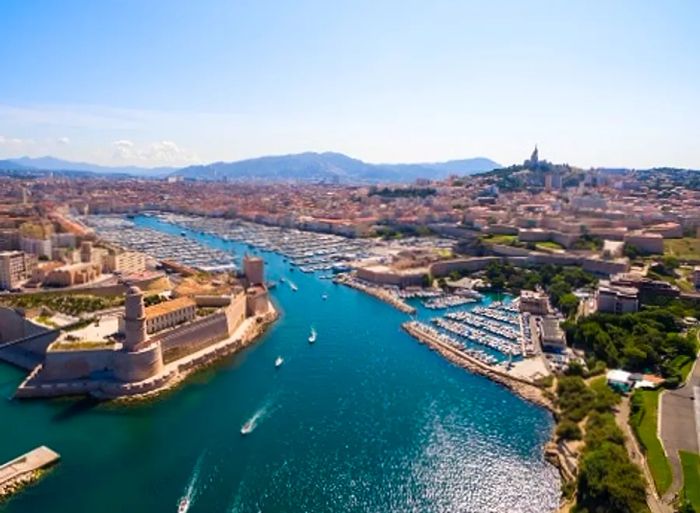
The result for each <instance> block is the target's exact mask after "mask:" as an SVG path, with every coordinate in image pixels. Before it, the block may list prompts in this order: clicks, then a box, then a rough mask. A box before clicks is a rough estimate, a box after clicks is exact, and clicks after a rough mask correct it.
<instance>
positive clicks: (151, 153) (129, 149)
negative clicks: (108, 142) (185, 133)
mask: <svg viewBox="0 0 700 513" xmlns="http://www.w3.org/2000/svg"><path fill="white" fill-rule="evenodd" d="M112 147H113V148H114V154H113V158H114V160H118V161H121V162H124V163H129V164H135V165H182V164H188V163H191V162H195V161H197V155H196V154H195V153H194V152H191V151H189V150H186V149H183V148H180V146H178V145H177V144H176V143H175V142H173V141H167V140H163V141H157V142H154V143H151V144H148V145H146V146H143V147H139V146H137V145H136V144H135V143H134V142H133V141H130V140H128V139H120V140H118V141H114V142H112Z"/></svg>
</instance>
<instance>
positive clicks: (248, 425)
mask: <svg viewBox="0 0 700 513" xmlns="http://www.w3.org/2000/svg"><path fill="white" fill-rule="evenodd" d="M254 427H255V424H254V423H253V421H252V420H249V421H248V422H246V423H245V424H243V427H242V428H241V435H243V436H245V435H247V434H248V433H250V432H251V431H253V428H254Z"/></svg>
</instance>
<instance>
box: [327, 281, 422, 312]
mask: <svg viewBox="0 0 700 513" xmlns="http://www.w3.org/2000/svg"><path fill="white" fill-rule="evenodd" d="M338 283H342V284H343V285H347V286H348V287H351V288H353V289H356V290H360V291H362V292H364V293H365V294H368V295H370V296H372V297H375V298H377V299H379V300H380V301H384V302H385V303H386V304H388V305H391V306H393V307H394V308H396V309H397V310H398V311H399V312H403V313H406V314H409V315H413V314H415V313H416V309H415V308H414V307H412V306H411V305H409V304H408V303H406V302H405V301H404V300H402V299H401V298H400V297H398V296H396V295H394V294H392V293H391V292H389V291H387V290H384V289H383V288H381V287H373V286H371V285H366V284H364V283H361V282H359V281H357V280H356V279H354V278H353V277H352V276H344V277H339V278H338Z"/></svg>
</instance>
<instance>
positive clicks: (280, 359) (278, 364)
mask: <svg viewBox="0 0 700 513" xmlns="http://www.w3.org/2000/svg"><path fill="white" fill-rule="evenodd" d="M283 363H284V358H282V357H281V356H278V357H277V359H276V360H275V367H279V366H280V365H282V364H283Z"/></svg>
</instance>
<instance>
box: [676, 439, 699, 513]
mask: <svg viewBox="0 0 700 513" xmlns="http://www.w3.org/2000/svg"><path fill="white" fill-rule="evenodd" d="M680 456H681V464H682V465H683V495H684V496H685V499H686V500H687V501H688V502H690V504H692V505H693V508H695V511H700V454H693V453H692V452H685V451H680Z"/></svg>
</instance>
